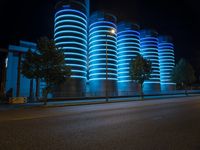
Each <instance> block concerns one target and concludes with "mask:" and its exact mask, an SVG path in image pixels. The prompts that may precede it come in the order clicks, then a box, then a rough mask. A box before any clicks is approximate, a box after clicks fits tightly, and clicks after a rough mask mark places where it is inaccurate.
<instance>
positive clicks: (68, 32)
mask: <svg viewBox="0 0 200 150" xmlns="http://www.w3.org/2000/svg"><path fill="white" fill-rule="evenodd" d="M87 13H88V10H87V7H86V4H85V1H79V2H78V3H77V1H76V0H72V1H69V2H65V1H63V2H61V3H59V4H58V5H57V8H56V14H55V29H54V40H55V43H56V46H58V47H60V48H62V49H64V54H65V62H66V65H68V66H70V67H71V72H72V74H71V80H70V81H69V82H66V83H65V85H66V86H65V88H59V89H60V93H61V95H60V96H65V95H66V96H69V94H70V93H71V94H70V96H74V97H75V96H81V95H82V94H80V93H85V92H86V81H87V32H88V31H87ZM76 80H77V81H76ZM78 82H81V83H80V84H74V85H73V87H71V86H68V85H69V84H70V85H71V84H72V83H78ZM62 87H63V86H62ZM57 94H58V92H57ZM63 94H65V95H63Z"/></svg>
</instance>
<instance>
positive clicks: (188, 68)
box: [172, 58, 196, 95]
mask: <svg viewBox="0 0 200 150" xmlns="http://www.w3.org/2000/svg"><path fill="white" fill-rule="evenodd" d="M195 80H196V77H195V71H194V69H193V67H192V65H191V64H190V63H189V62H187V61H186V60H185V59H183V58H182V59H181V60H180V61H179V62H178V64H177V65H176V66H175V68H174V70H173V72H172V81H173V82H175V83H176V84H178V85H181V86H183V87H184V89H185V94H186V95H188V93H187V86H188V85H191V84H192V83H193V82H195Z"/></svg>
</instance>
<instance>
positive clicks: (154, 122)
mask: <svg viewBox="0 0 200 150" xmlns="http://www.w3.org/2000/svg"><path fill="white" fill-rule="evenodd" d="M0 150H200V97H185V98H174V99H162V100H148V101H135V102H124V103H110V104H99V105H86V106H73V107H57V108H33V109H22V110H12V111H11V110H9V111H2V112H0Z"/></svg>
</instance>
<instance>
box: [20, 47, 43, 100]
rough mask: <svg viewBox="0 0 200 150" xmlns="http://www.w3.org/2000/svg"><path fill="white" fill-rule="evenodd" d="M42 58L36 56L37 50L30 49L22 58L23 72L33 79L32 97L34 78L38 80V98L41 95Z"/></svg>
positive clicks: (31, 93)
mask: <svg viewBox="0 0 200 150" xmlns="http://www.w3.org/2000/svg"><path fill="white" fill-rule="evenodd" d="M39 61H40V59H39V58H38V57H35V52H33V51H31V50H30V49H29V50H28V52H27V53H26V54H25V56H24V58H23V60H22V70H21V72H22V74H23V75H24V76H25V77H26V78H28V79H30V80H31V85H30V86H31V87H30V89H31V90H30V97H31V98H32V96H33V87H32V86H33V79H35V80H36V94H35V96H36V99H38V96H39V79H40V78H41V74H40V62H39Z"/></svg>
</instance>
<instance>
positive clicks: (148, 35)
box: [140, 30, 160, 94]
mask: <svg viewBox="0 0 200 150" xmlns="http://www.w3.org/2000/svg"><path fill="white" fill-rule="evenodd" d="M140 46H141V49H140V51H141V55H142V56H143V57H144V58H145V59H147V60H150V61H151V63H152V69H153V71H152V74H151V78H150V80H148V81H145V83H144V92H145V93H147V94H149V93H150V94H151V93H153V92H160V65H159V56H158V33H157V32H156V31H154V30H142V31H141V32H140Z"/></svg>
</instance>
